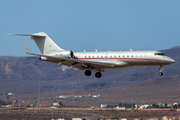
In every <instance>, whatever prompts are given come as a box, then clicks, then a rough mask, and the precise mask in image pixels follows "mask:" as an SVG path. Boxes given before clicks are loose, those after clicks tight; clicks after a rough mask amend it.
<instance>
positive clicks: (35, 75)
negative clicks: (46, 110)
mask: <svg viewBox="0 0 180 120" xmlns="http://www.w3.org/2000/svg"><path fill="white" fill-rule="evenodd" d="M162 51H163V52H164V53H165V54H167V55H168V56H170V57H172V58H173V59H174V60H175V61H176V63H175V64H172V65H169V66H165V67H164V75H163V76H162V77H161V76H159V75H158V73H159V70H158V69H159V67H158V66H156V67H131V68H127V69H120V70H112V71H105V72H103V73H102V74H103V76H102V78H100V79H97V78H95V76H94V75H92V76H90V77H87V76H85V75H84V71H80V70H78V69H74V68H69V67H66V66H61V65H57V64H53V63H48V62H43V61H39V60H38V58H37V57H5V56H2V57H0V92H1V91H2V92H15V93H34V92H37V91H38V85H39V82H40V84H41V86H42V91H43V92H46V91H49V92H57V91H61V90H72V89H74V90H94V89H102V88H115V87H121V86H129V85H133V86H137V85H139V86H144V85H146V84H157V82H154V81H152V80H156V81H158V80H160V79H164V80H165V81H167V80H169V79H176V80H177V79H180V78H179V77H178V76H177V75H179V73H180V62H179V61H180V54H179V53H180V47H173V48H171V49H167V50H162ZM149 81H151V82H149Z"/></svg>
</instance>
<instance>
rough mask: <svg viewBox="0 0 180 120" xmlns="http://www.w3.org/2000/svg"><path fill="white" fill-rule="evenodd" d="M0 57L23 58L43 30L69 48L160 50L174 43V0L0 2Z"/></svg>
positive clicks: (179, 19)
mask: <svg viewBox="0 0 180 120" xmlns="http://www.w3.org/2000/svg"><path fill="white" fill-rule="evenodd" d="M0 15H1V16H0V41H1V44H0V55H1V56H27V54H26V53H25V50H24V48H23V44H25V45H26V46H27V47H28V48H29V49H30V50H31V51H32V52H34V53H40V51H39V49H38V47H37V46H36V44H35V42H34V41H33V40H31V39H30V37H20V36H8V35H6V33H14V34H16V33H17V34H20V33H23V34H33V33H37V32H46V33H47V34H48V35H49V36H50V37H51V38H52V39H53V40H54V41H55V42H56V43H57V44H58V45H59V46H60V47H61V48H63V49H67V50H73V51H83V50H86V51H94V50H95V49H97V50H98V51H106V50H111V51H118V50H129V49H130V48H131V49H132V50H162V49H169V48H171V47H173V46H180V1H179V0H1V1H0Z"/></svg>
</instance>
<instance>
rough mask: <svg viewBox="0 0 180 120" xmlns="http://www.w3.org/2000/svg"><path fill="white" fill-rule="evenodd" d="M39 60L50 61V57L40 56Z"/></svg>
mask: <svg viewBox="0 0 180 120" xmlns="http://www.w3.org/2000/svg"><path fill="white" fill-rule="evenodd" d="M39 60H41V61H48V59H47V58H46V57H39Z"/></svg>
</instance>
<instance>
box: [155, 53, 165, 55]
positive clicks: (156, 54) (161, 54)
mask: <svg viewBox="0 0 180 120" xmlns="http://www.w3.org/2000/svg"><path fill="white" fill-rule="evenodd" d="M154 55H165V54H164V53H154Z"/></svg>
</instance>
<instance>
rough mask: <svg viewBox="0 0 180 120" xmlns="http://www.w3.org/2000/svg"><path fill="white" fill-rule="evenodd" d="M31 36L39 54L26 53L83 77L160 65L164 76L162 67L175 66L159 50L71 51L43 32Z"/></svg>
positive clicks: (28, 51) (160, 71)
mask: <svg viewBox="0 0 180 120" xmlns="http://www.w3.org/2000/svg"><path fill="white" fill-rule="evenodd" d="M10 35H19V36H30V37H31V39H32V40H34V41H35V42H36V44H37V46H38V47H39V49H40V51H41V53H42V55H39V54H34V53H32V52H31V51H30V50H29V49H28V48H27V47H26V46H25V45H23V46H24V48H25V50H26V53H27V54H30V55H35V56H39V60H41V61H47V62H52V63H56V64H59V65H66V66H70V67H74V68H78V69H80V70H85V75H86V76H90V75H91V71H96V73H95V76H96V77H97V78H100V77H101V76H102V74H101V72H103V71H104V70H115V69H122V68H128V67H132V66H160V67H159V75H160V76H162V75H163V66H164V65H169V64H172V63H175V61H174V60H173V59H171V58H170V57H168V56H166V55H165V54H164V53H162V52H160V51H132V50H130V51H104V52H99V51H95V52H85V51H84V52H73V51H71V50H64V49H62V48H60V47H59V46H58V45H57V44H56V43H55V42H54V41H53V40H52V39H51V38H50V37H49V36H48V35H47V34H46V33H44V32H39V33H35V34H31V35H26V34H10Z"/></svg>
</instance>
